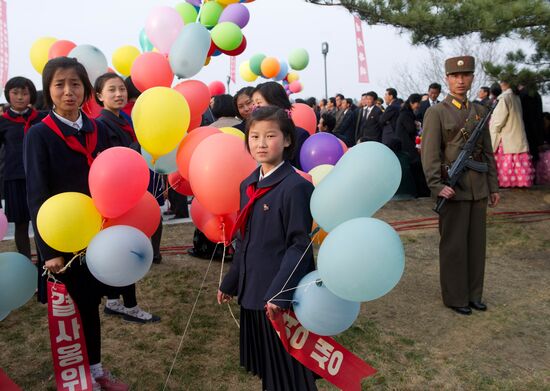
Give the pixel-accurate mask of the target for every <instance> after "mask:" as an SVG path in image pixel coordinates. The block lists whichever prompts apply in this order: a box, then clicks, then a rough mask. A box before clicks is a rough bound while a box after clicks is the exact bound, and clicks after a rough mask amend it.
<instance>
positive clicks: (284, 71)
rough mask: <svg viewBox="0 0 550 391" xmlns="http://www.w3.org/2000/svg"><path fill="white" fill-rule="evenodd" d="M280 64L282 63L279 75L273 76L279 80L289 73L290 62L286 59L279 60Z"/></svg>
mask: <svg viewBox="0 0 550 391" xmlns="http://www.w3.org/2000/svg"><path fill="white" fill-rule="evenodd" d="M279 64H281V70H280V71H279V73H278V74H277V76H275V77H274V78H273V80H277V81H280V80H283V79H284V78H285V77H286V75H288V64H287V63H286V61H284V60H279Z"/></svg>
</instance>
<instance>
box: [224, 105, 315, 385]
mask: <svg viewBox="0 0 550 391" xmlns="http://www.w3.org/2000/svg"><path fill="white" fill-rule="evenodd" d="M294 131H295V129H294V123H293V122H292V120H291V119H290V116H289V114H288V112H287V111H285V110H283V109H280V108H278V107H273V106H268V107H262V108H258V109H256V110H255V111H254V112H253V113H252V116H251V117H250V118H249V120H248V122H247V131H246V133H245V146H246V148H247V150H248V151H249V152H250V154H251V155H252V157H253V158H254V159H255V160H256V161H257V162H258V163H259V164H260V166H259V167H258V168H257V169H256V170H254V172H252V174H251V175H250V176H249V177H248V178H246V179H245V180H244V181H243V182H242V183H241V187H240V191H241V203H240V204H241V211H240V213H239V217H238V219H237V223H236V226H235V229H234V230H237V231H238V233H239V235H240V236H239V237H238V239H237V242H236V250H235V255H234V259H233V263H232V265H231V269H230V270H229V272H228V273H227V275H226V276H225V278H224V279H223V282H222V284H221V286H220V289H219V290H218V303H220V304H221V303H225V302H228V301H229V300H231V298H232V296H238V301H239V304H240V305H241V313H240V363H241V365H242V366H243V367H244V368H245V369H247V370H248V371H250V372H252V373H253V374H255V375H258V376H259V377H260V378H261V379H262V390H269V391H279V390H280V391H283V390H285V391H286V390H316V386H315V377H314V374H313V372H311V371H309V370H308V369H307V368H305V367H304V366H302V365H301V364H300V363H299V362H298V361H296V360H294V359H293V358H292V357H291V356H290V355H289V354H288V353H287V351H286V350H285V348H284V347H283V344H282V343H281V341H280V339H279V337H278V336H277V333H276V332H275V329H274V328H273V327H272V325H271V323H270V320H269V318H271V317H273V315H274V314H275V313H277V312H280V311H284V310H286V309H288V308H290V305H291V301H292V296H293V291H292V290H289V289H291V288H293V287H296V286H297V284H298V282H299V281H300V279H301V278H302V277H303V276H305V275H306V274H307V273H309V272H310V271H312V270H313V269H314V263H313V253H312V251H311V248H308V245H309V243H310V238H309V233H310V231H311V224H312V217H311V213H310V211H309V201H310V198H311V194H312V192H313V185H312V184H311V183H309V182H307V181H306V180H305V179H303V178H302V177H301V176H300V175H298V174H297V173H296V171H295V170H294V168H293V167H292V166H291V165H290V163H289V162H288V160H289V159H290V158H291V157H292V153H293V149H294V143H295V133H294ZM306 249H307V252H306ZM304 252H305V255H304V257H303V258H302V259H301V261H300V258H301V257H302V255H303V254H304ZM283 290H285V292H284V293H281V291H283Z"/></svg>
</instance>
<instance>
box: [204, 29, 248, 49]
mask: <svg viewBox="0 0 550 391" xmlns="http://www.w3.org/2000/svg"><path fill="white" fill-rule="evenodd" d="M210 35H211V36H212V41H214V44H215V45H216V46H217V47H219V48H220V49H221V50H225V51H229V50H235V49H237V48H238V47H239V45H240V44H241V42H242V41H243V33H242V31H241V28H240V27H239V26H237V25H236V24H235V23H233V22H223V23H219V24H217V25H216V26H215V27H214V28H213V29H212V31H211V32H210Z"/></svg>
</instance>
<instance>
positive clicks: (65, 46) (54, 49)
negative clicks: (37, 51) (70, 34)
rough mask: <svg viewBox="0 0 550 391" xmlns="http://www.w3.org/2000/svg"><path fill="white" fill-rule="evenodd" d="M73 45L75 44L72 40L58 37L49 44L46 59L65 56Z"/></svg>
mask: <svg viewBox="0 0 550 391" xmlns="http://www.w3.org/2000/svg"><path fill="white" fill-rule="evenodd" d="M75 47H76V44H75V43H74V42H72V41H66V40H64V39H60V40H59V41H56V42H54V43H53V44H52V46H50V50H49V51H48V59H49V60H51V59H52V58H57V57H66V56H67V55H68V54H69V53H70V52H71V50H73V49H74V48H75Z"/></svg>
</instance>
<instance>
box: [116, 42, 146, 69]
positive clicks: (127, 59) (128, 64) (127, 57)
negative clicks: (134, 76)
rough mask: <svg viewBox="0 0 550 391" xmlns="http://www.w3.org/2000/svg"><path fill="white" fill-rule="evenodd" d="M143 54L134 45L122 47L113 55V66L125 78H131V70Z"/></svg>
mask: <svg viewBox="0 0 550 391" xmlns="http://www.w3.org/2000/svg"><path fill="white" fill-rule="evenodd" d="M140 54H141V53H140V51H139V49H138V48H136V47H135V46H132V45H126V46H121V47H119V48H118V49H117V50H115V52H114V53H113V66H114V67H115V69H116V70H117V71H118V73H120V74H121V75H124V76H130V70H131V69H132V64H133V63H134V61H135V59H136V57H137V56H139V55H140Z"/></svg>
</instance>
